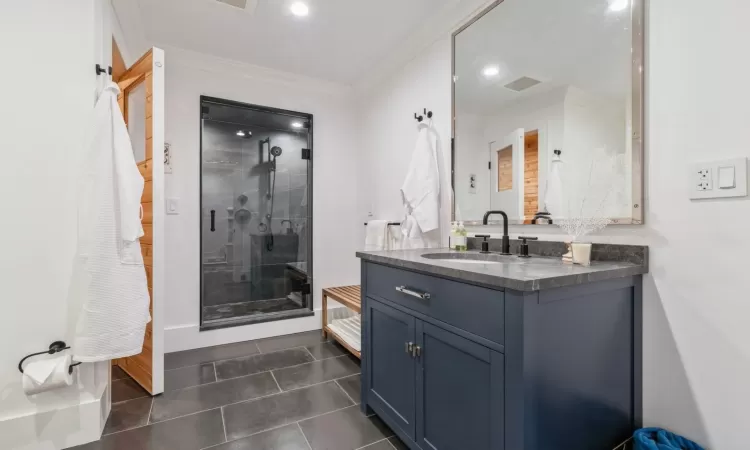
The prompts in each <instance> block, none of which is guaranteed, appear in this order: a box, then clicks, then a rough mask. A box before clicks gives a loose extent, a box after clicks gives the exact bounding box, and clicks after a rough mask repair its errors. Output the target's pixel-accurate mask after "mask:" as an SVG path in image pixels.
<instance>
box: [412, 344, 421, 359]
mask: <svg viewBox="0 0 750 450" xmlns="http://www.w3.org/2000/svg"><path fill="white" fill-rule="evenodd" d="M412 356H413V357H415V358H419V357H420V356H422V347H420V346H418V345H415V346H414V352H413V353H412Z"/></svg>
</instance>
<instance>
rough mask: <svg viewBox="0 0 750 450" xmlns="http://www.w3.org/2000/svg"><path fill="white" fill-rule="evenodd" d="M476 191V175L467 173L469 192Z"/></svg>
mask: <svg viewBox="0 0 750 450" xmlns="http://www.w3.org/2000/svg"><path fill="white" fill-rule="evenodd" d="M476 193H477V176H476V174H473V173H472V174H470V175H469V194H476Z"/></svg>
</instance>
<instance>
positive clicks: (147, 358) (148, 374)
mask: <svg viewBox="0 0 750 450" xmlns="http://www.w3.org/2000/svg"><path fill="white" fill-rule="evenodd" d="M163 61H164V53H163V51H161V50H159V49H156V48H154V49H151V50H149V51H148V52H146V54H144V55H143V56H142V57H141V58H140V59H139V60H138V61H136V62H135V63H134V64H133V65H132V66H131V67H130V68H128V69H127V70H125V72H124V73H122V74H121V75H120V76H119V77H117V78H116V79H115V81H116V82H117V84H118V86H119V87H120V91H121V92H120V95H119V96H118V103H119V105H120V109H121V111H122V114H123V117H124V118H125V123H126V124H127V126H128V132H129V133H130V139H131V143H132V145H133V152H134V154H135V159H136V161H137V164H138V170H139V171H140V173H141V175H142V176H143V179H144V181H145V184H144V188H143V195H142V197H141V206H142V207H143V217H142V224H143V231H144V236H143V237H141V251H142V253H143V262H144V265H145V267H146V279H147V281H148V291H149V295H150V297H151V304H150V308H149V311H150V313H151V322H149V324H148V325H147V326H146V333H145V336H144V339H143V351H142V352H141V353H140V354H138V355H135V356H131V357H128V358H121V359H118V360H115V361H113V364H116V365H118V366H120V367H121V368H122V369H123V370H124V371H125V372H127V373H128V374H129V375H130V376H131V377H132V378H133V379H134V380H135V381H137V382H138V383H139V384H140V385H141V386H143V388H144V389H146V390H147V391H148V392H149V393H151V394H152V395H156V394H160V393H162V392H163V391H164V344H163V342H164V336H163V325H162V324H163V318H162V312H163V309H162V308H161V305H162V303H161V301H162V299H163V295H162V290H161V286H162V284H161V283H162V282H163V273H162V270H161V267H162V255H163V245H164V239H163V233H162V232H161V231H162V230H163V212H164V208H163V206H161V205H163V204H164V201H163V192H164V159H163V156H162V155H163V148H164V74H163ZM154 151H156V153H155V154H154ZM154 205H156V206H154Z"/></svg>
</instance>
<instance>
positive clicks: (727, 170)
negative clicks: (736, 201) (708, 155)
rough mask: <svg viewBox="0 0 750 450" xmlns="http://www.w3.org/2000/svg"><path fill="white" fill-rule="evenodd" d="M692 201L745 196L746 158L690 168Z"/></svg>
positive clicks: (697, 164)
mask: <svg viewBox="0 0 750 450" xmlns="http://www.w3.org/2000/svg"><path fill="white" fill-rule="evenodd" d="M689 180H690V194H689V197H690V198H691V199H693V200H703V199H709V198H724V197H745V196H747V189H748V187H747V158H734V159H725V160H721V161H711V162H699V163H695V164H692V165H691V166H690V178H689Z"/></svg>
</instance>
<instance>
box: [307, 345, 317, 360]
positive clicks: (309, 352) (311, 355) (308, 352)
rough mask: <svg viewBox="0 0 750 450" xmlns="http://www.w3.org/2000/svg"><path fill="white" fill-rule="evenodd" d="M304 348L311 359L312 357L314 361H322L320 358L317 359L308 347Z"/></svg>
mask: <svg viewBox="0 0 750 450" xmlns="http://www.w3.org/2000/svg"><path fill="white" fill-rule="evenodd" d="M303 348H304V349H305V351H306V352H307V354H308V355H310V357H312V359H313V361H320V360H319V359H318V358H316V357H315V355H313V354H312V352H311V351H310V349H309V348H307V347H303Z"/></svg>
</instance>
